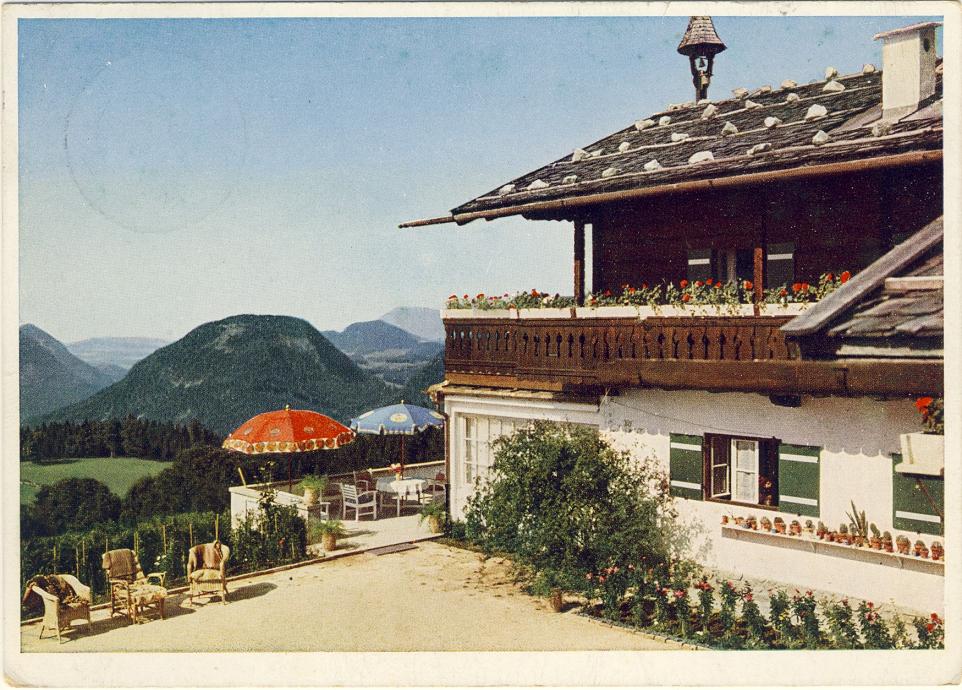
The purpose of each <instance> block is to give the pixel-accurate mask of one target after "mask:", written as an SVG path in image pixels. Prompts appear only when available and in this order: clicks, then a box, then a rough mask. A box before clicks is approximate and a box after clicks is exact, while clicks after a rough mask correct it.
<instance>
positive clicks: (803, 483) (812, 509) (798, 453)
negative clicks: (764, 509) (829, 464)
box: [778, 443, 822, 517]
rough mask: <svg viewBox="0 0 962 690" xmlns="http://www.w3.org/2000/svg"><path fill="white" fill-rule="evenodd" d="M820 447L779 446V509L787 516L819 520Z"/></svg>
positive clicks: (787, 444)
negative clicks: (806, 516)
mask: <svg viewBox="0 0 962 690" xmlns="http://www.w3.org/2000/svg"><path fill="white" fill-rule="evenodd" d="M821 452H822V449H821V448H819V447H818V446H795V445H792V444H789V443H780V444H779V445H778V508H779V510H782V511H784V512H786V513H795V514H796V515H808V516H809V517H818V511H819V496H818V493H819V463H820V457H819V456H820V454H821Z"/></svg>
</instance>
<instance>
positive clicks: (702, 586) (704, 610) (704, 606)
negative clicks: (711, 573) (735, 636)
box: [695, 575, 715, 631]
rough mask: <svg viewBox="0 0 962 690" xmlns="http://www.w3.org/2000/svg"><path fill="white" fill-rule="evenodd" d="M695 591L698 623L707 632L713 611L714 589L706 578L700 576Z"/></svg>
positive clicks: (705, 576)
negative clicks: (696, 594)
mask: <svg viewBox="0 0 962 690" xmlns="http://www.w3.org/2000/svg"><path fill="white" fill-rule="evenodd" d="M695 589H697V590H698V622H699V625H700V626H701V629H702V630H704V631H707V630H708V624H709V623H710V622H711V614H712V611H713V610H714V609H715V588H714V587H712V586H711V584H710V583H709V582H708V576H707V575H702V576H701V579H700V580H699V581H698V584H696V585H695Z"/></svg>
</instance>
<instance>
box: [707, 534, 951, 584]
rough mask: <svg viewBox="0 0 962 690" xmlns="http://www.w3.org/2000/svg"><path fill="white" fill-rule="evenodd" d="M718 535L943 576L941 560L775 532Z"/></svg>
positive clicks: (943, 568) (943, 565) (943, 567)
mask: <svg viewBox="0 0 962 690" xmlns="http://www.w3.org/2000/svg"><path fill="white" fill-rule="evenodd" d="M721 531H722V536H723V537H726V538H729V539H736V540H741V541H753V542H763V543H773V542H774V543H777V544H779V545H782V544H786V543H792V544H797V545H799V546H800V547H802V548H805V546H807V547H809V549H810V550H811V552H812V553H816V554H817V553H822V554H825V555H831V556H836V557H837V556H843V557H848V558H852V559H855V560H861V561H864V562H866V563H869V562H872V563H878V564H879V565H888V566H896V567H898V568H900V569H905V568H906V566H908V568H907V569H909V570H915V571H919V572H927V573H931V574H935V575H944V574H945V561H933V560H932V559H931V558H921V557H919V556H913V555H910V554H909V555H906V554H901V553H889V552H888V551H879V550H876V549H870V548H865V547H864V546H853V545H851V544H839V543H837V542H833V541H823V540H821V539H818V538H817V537H807V536H804V535H803V536H797V537H792V536H789V535H787V534H778V533H776V532H763V531H762V530H755V529H748V528H747V527H738V526H737V525H731V524H728V525H721Z"/></svg>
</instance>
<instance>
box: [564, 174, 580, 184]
mask: <svg viewBox="0 0 962 690" xmlns="http://www.w3.org/2000/svg"><path fill="white" fill-rule="evenodd" d="M577 181H578V176H577V175H565V176H564V178H563V179H562V180H561V183H562V184H574V183H575V182H577Z"/></svg>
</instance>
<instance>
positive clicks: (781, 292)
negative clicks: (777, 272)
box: [778, 288, 788, 297]
mask: <svg viewBox="0 0 962 690" xmlns="http://www.w3.org/2000/svg"><path fill="white" fill-rule="evenodd" d="M778 294H779V295H781V296H782V297H788V290H786V289H785V288H782V289H781V290H779V292H778Z"/></svg>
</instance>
